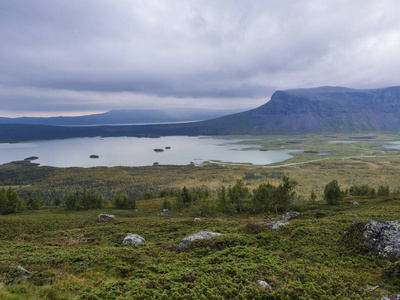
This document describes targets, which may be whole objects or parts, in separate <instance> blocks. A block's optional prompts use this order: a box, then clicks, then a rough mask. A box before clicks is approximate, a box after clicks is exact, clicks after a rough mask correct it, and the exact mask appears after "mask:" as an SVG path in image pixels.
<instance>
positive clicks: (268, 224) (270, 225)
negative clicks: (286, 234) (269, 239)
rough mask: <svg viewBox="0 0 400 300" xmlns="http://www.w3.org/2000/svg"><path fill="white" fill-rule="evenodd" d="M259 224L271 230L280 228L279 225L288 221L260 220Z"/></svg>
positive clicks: (283, 224) (287, 223)
mask: <svg viewBox="0 0 400 300" xmlns="http://www.w3.org/2000/svg"><path fill="white" fill-rule="evenodd" d="M260 225H263V226H266V227H268V228H269V229H271V230H279V229H281V227H283V226H286V225H289V222H285V221H271V222H260Z"/></svg>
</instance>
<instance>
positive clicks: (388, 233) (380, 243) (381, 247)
mask: <svg viewBox="0 0 400 300" xmlns="http://www.w3.org/2000/svg"><path fill="white" fill-rule="evenodd" d="M364 237H365V243H366V244H367V246H368V247H369V248H370V249H371V250H372V251H374V252H376V253H377V254H378V255H379V256H382V257H387V258H399V257H400V221H386V222H385V221H375V220H369V221H368V222H367V224H366V225H365V227H364Z"/></svg>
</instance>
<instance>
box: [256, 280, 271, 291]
mask: <svg viewBox="0 0 400 300" xmlns="http://www.w3.org/2000/svg"><path fill="white" fill-rule="evenodd" d="M257 284H258V285H259V286H260V287H262V288H263V289H265V290H270V289H271V286H270V285H269V284H268V282H266V281H264V280H257Z"/></svg>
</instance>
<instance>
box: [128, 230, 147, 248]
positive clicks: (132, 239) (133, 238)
mask: <svg viewBox="0 0 400 300" xmlns="http://www.w3.org/2000/svg"><path fill="white" fill-rule="evenodd" d="M122 243H124V244H128V245H130V246H132V247H137V246H139V245H140V244H145V243H146V240H145V239H144V238H143V237H141V236H140V235H138V234H136V233H128V235H127V236H126V237H125V238H124V241H123V242H122Z"/></svg>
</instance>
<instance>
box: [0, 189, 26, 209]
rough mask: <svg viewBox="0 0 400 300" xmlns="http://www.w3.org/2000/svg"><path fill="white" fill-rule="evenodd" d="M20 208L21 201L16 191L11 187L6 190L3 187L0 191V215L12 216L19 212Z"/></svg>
mask: <svg viewBox="0 0 400 300" xmlns="http://www.w3.org/2000/svg"><path fill="white" fill-rule="evenodd" d="M21 208H22V201H21V199H20V198H19V197H18V194H17V192H16V191H14V190H13V189H12V188H11V187H10V188H8V190H6V189H5V188H4V187H3V188H2V189H1V190H0V214H2V215H6V214H12V213H16V212H19V211H20V210H21Z"/></svg>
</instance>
